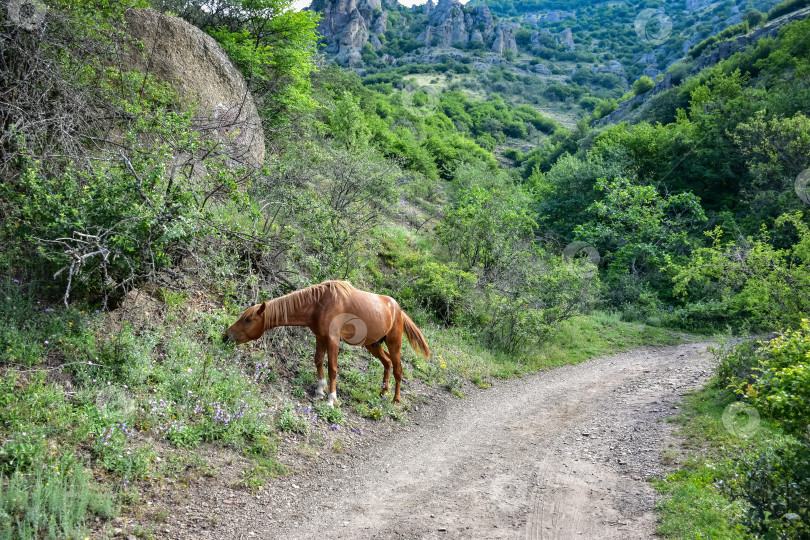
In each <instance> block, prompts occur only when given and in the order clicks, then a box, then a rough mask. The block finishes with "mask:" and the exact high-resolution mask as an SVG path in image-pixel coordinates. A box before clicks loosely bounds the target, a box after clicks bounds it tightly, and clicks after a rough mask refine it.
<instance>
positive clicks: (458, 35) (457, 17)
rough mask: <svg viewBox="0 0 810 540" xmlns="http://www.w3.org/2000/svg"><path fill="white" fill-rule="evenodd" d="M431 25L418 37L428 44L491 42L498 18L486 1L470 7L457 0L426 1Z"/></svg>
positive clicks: (446, 44)
mask: <svg viewBox="0 0 810 540" xmlns="http://www.w3.org/2000/svg"><path fill="white" fill-rule="evenodd" d="M423 13H425V14H427V15H428V25H427V27H426V28H425V29H424V30H423V31H422V33H421V34H419V37H417V38H416V39H417V40H418V41H421V42H422V43H424V44H425V46H427V47H443V48H446V47H451V46H453V45H455V44H461V45H466V44H467V43H469V42H471V41H477V42H484V43H486V42H489V40H490V39H492V36H493V34H494V33H495V21H494V20H493V19H492V14H491V13H490V11H489V8H488V7H487V6H486V5H479V6H475V7H472V8H470V9H467V8H465V7H464V6H463V5H461V3H460V2H458V1H457V0H439V3H438V4H436V5H435V6H433V3H432V2H428V3H427V4H425V7H424V10H423Z"/></svg>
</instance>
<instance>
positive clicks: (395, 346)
mask: <svg viewBox="0 0 810 540" xmlns="http://www.w3.org/2000/svg"><path fill="white" fill-rule="evenodd" d="M392 334H393V335H389V336H387V337H386V339H385V344H386V345H388V356H389V358H391V364H392V365H393V367H394V381H395V382H396V388H395V389H394V399H393V400H392V401H393V403H399V402H400V399H401V398H400V395H399V389H400V387H401V386H402V355H401V353H402V350H401V349H402V333H401V332H400V333H399V336H397V335H396V332H392Z"/></svg>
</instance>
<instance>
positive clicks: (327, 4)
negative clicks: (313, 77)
mask: <svg viewBox="0 0 810 540" xmlns="http://www.w3.org/2000/svg"><path fill="white" fill-rule="evenodd" d="M309 9H310V10H312V11H319V12H321V15H322V17H321V22H320V24H319V25H318V32H320V34H321V35H322V36H323V38H324V40H325V41H326V52H328V53H331V54H334V55H335V57H336V59H337V61H338V63H340V64H342V65H344V66H353V65H356V64H359V63H360V61H361V56H360V52H361V51H362V50H363V45H365V44H366V42H368V41H369V37H370V36H371V35H372V34H380V33H382V32H385V28H386V24H387V17H388V13H386V12H385V11H383V10H382V3H381V1H380V0H314V1H313V2H312V5H310V7H309Z"/></svg>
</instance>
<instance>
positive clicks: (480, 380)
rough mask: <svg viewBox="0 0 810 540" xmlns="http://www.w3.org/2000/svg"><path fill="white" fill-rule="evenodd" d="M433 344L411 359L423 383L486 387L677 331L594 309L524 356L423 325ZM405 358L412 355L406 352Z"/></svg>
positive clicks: (670, 337) (671, 340)
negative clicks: (458, 382) (462, 381)
mask: <svg viewBox="0 0 810 540" xmlns="http://www.w3.org/2000/svg"><path fill="white" fill-rule="evenodd" d="M422 332H423V333H424V334H425V338H426V339H427V341H428V343H429V344H430V347H431V352H432V355H433V356H432V358H431V359H430V360H423V359H421V358H420V359H416V358H415V355H413V356H414V359H413V360H412V365H413V368H414V373H415V375H416V376H418V377H420V378H422V379H423V380H425V381H426V382H429V383H430V382H438V383H440V384H445V385H448V384H450V383H451V382H452V380H453V379H454V378H463V379H465V380H469V381H471V382H472V383H474V384H476V385H478V386H486V385H487V384H490V383H491V381H492V380H493V379H506V378H509V377H515V376H520V375H524V374H527V373H535V372H537V371H542V370H547V369H551V368H554V367H558V366H563V365H567V364H578V363H580V362H583V361H585V360H588V359H590V358H594V357H598V356H602V355H606V354H613V353H617V352H621V351H626V350H630V349H633V348H635V347H639V346H642V345H658V346H660V345H677V344H679V343H683V342H684V340H683V337H682V336H681V334H678V333H674V332H671V331H668V330H665V329H661V328H653V327H649V326H644V325H639V324H635V323H627V322H623V321H621V319H620V316H619V315H618V314H606V313H595V314H593V315H587V316H579V317H574V318H573V319H571V320H569V321H566V322H565V323H563V324H562V325H561V326H560V328H559V330H558V331H557V332H556V333H555V334H554V335H553V336H552V337H551V339H550V340H548V341H547V342H546V343H543V344H541V345H540V346H538V347H537V348H536V349H530V350H527V351H525V352H524V353H523V354H522V355H520V356H516V355H509V354H507V353H500V352H497V351H493V350H491V349H488V348H486V347H484V346H483V345H481V344H480V343H479V342H478V340H477V339H476V338H475V336H473V335H471V334H470V333H469V332H466V331H465V330H463V329H460V328H455V327H452V328H437V327H436V326H435V325H431V326H427V327H425V328H422ZM407 357H411V356H410V355H409V356H407Z"/></svg>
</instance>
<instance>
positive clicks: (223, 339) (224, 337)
mask: <svg viewBox="0 0 810 540" xmlns="http://www.w3.org/2000/svg"><path fill="white" fill-rule="evenodd" d="M229 341H231V338H230V337H229V336H228V334H222V343H228V342H229Z"/></svg>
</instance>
